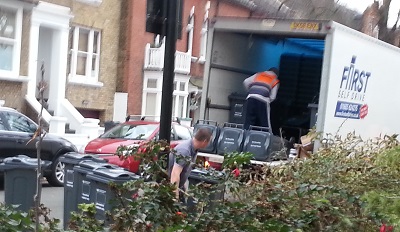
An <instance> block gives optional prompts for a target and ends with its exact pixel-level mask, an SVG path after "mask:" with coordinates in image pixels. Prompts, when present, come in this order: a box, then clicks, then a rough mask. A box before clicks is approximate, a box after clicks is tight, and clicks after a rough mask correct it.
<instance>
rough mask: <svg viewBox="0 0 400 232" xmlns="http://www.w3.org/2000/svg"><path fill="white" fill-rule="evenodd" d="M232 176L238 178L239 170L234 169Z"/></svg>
mask: <svg viewBox="0 0 400 232" xmlns="http://www.w3.org/2000/svg"><path fill="white" fill-rule="evenodd" d="M232 174H233V175H234V176H235V177H238V176H239V175H240V170H239V168H235V170H233V171H232Z"/></svg>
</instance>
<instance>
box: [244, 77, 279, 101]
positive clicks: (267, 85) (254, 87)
mask: <svg viewBox="0 0 400 232" xmlns="http://www.w3.org/2000/svg"><path fill="white" fill-rule="evenodd" d="M277 84H279V80H278V77H277V76H276V74H275V73H274V72H271V71H265V72H260V73H257V74H256V76H255V77H254V80H253V82H252V83H251V84H250V85H249V94H257V95H261V96H263V97H266V98H268V97H269V96H270V93H271V90H272V89H273V88H274V87H275V86H276V85H277Z"/></svg>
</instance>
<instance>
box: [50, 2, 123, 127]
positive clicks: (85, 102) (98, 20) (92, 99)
mask: <svg viewBox="0 0 400 232" xmlns="http://www.w3.org/2000/svg"><path fill="white" fill-rule="evenodd" d="M54 2H58V3H59V4H66V6H69V7H70V8H71V11H72V14H73V15H74V18H73V19H72V22H71V26H74V25H78V26H83V27H88V28H93V29H96V30H100V31H101V46H100V70H99V80H98V81H99V82H102V83H103V87H101V88H100V87H90V86H84V85H75V84H68V82H67V86H66V98H67V99H68V100H69V101H70V102H71V103H72V104H73V105H74V106H75V107H76V108H78V109H85V110H95V111H100V112H101V114H100V119H101V120H102V121H107V120H111V119H112V116H113V104H114V93H115V90H116V80H117V70H118V58H119V56H118V54H119V33H120V11H121V5H120V1H114V0H103V2H102V3H101V4H100V5H99V6H93V5H88V4H84V3H81V2H77V1H54ZM71 39H72V35H70V40H71ZM70 43H71V41H70ZM68 59H69V58H68ZM68 73H69V66H68V68H67V75H68Z"/></svg>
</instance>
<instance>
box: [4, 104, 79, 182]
mask: <svg viewBox="0 0 400 232" xmlns="http://www.w3.org/2000/svg"><path fill="white" fill-rule="evenodd" d="M37 128H38V125H37V124H36V123H35V122H34V121H32V120H31V119H30V118H28V117H27V116H25V115H23V114H21V113H19V112H18V111H16V110H14V109H11V108H8V107H0V163H2V162H3V160H4V159H5V158H7V157H12V156H16V155H27V156H29V157H32V158H36V157H37V149H36V145H35V144H36V141H37V140H39V137H36V138H35V139H34V140H32V141H30V140H31V139H32V137H33V135H34V133H35V132H36V130H37ZM29 141H30V142H29ZM68 152H77V149H76V147H75V146H74V145H73V144H72V143H71V142H69V141H68V140H66V139H64V138H62V137H59V136H55V135H52V134H46V135H45V136H44V138H43V141H42V145H41V159H43V160H48V161H51V162H52V164H51V166H49V167H48V168H47V169H45V170H44V173H43V175H44V177H46V179H47V181H48V182H49V184H50V185H53V186H62V185H63V181H64V164H63V163H61V162H60V161H59V158H60V157H61V156H62V155H64V154H66V153H68Z"/></svg>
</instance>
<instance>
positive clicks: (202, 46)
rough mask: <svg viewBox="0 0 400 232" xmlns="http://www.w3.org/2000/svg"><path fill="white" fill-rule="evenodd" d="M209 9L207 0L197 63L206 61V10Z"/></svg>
mask: <svg viewBox="0 0 400 232" xmlns="http://www.w3.org/2000/svg"><path fill="white" fill-rule="evenodd" d="M209 10H210V1H207V3H206V7H205V14H204V20H203V25H202V28H201V31H200V36H201V38H200V54H199V56H200V57H199V63H201V64H204V63H205V62H206V51H207V37H208V21H209V20H208V11H209Z"/></svg>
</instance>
